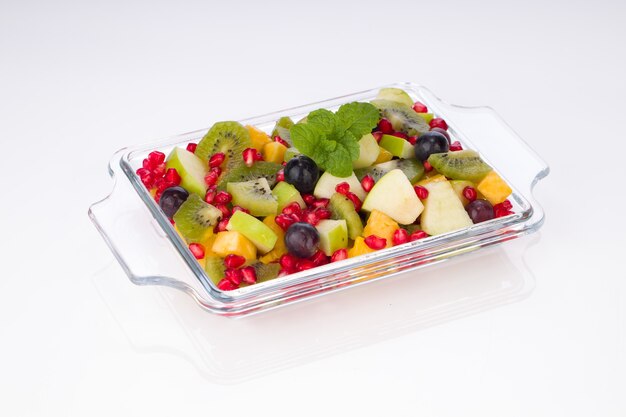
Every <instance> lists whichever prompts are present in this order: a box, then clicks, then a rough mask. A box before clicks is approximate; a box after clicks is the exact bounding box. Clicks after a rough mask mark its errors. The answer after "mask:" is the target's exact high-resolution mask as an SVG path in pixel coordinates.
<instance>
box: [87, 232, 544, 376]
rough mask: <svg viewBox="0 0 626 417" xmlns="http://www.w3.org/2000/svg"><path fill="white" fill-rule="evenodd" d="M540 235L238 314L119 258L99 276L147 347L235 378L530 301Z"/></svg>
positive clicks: (134, 339)
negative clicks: (146, 275)
mask: <svg viewBox="0 0 626 417" xmlns="http://www.w3.org/2000/svg"><path fill="white" fill-rule="evenodd" d="M538 240H539V235H534V236H531V237H526V238H523V239H518V240H515V241H512V242H507V243H506V244H504V245H501V246H498V247H494V248H485V249H482V250H480V251H478V252H476V253H471V254H468V255H464V256H459V257H457V258H454V259H450V260H448V261H447V262H444V263H442V264H438V265H433V266H431V267H428V268H423V269H420V270H417V271H413V272H409V273H406V274H403V275H400V276H397V277H394V278H391V279H389V280H383V281H380V282H375V283H371V284H368V285H363V286H359V287H354V288H349V289H348V290H346V291H341V292H338V293H334V294H329V295H326V296H324V297H320V298H316V299H313V300H309V301H306V302H302V303H298V304H295V305H291V306H287V307H285V308H281V309H277V310H272V311H268V312H266V313H263V314H260V315H255V316H251V317H248V318H243V319H238V320H233V319H227V318H224V317H219V316H216V315H212V314H210V313H207V312H205V311H203V310H201V309H200V308H199V307H198V306H197V305H196V304H195V303H194V302H193V301H192V300H191V299H189V297H188V296H187V295H186V294H184V293H181V292H178V291H174V290H171V289H167V288H160V289H159V288H151V287H134V286H132V284H130V283H129V282H128V280H127V279H126V278H125V277H124V276H123V273H122V272H121V271H120V269H119V268H117V267H116V266H115V265H114V264H112V265H111V266H109V267H108V268H106V269H105V270H103V271H101V272H100V273H98V274H96V275H95V276H94V283H95V285H96V287H97V288H98V290H99V292H100V294H101V295H102V298H103V299H104V301H105V303H106V304H107V306H108V307H109V309H110V311H111V313H112V314H113V316H114V317H115V318H116V320H117V322H118V323H119V325H120V326H121V327H122V329H123V331H124V333H125V334H126V335H127V337H128V338H129V341H130V343H131V345H132V346H133V347H134V348H135V349H136V350H137V351H138V352H141V353H144V352H145V353H153V352H159V353H167V354H172V355H176V356H179V357H181V358H183V359H185V360H187V361H189V362H191V363H192V364H193V365H194V366H195V367H196V368H197V369H198V371H199V372H200V373H201V374H202V375H203V376H205V377H206V378H207V379H209V380H211V381H212V382H217V383H226V384H228V383H237V382H241V381H245V380H248V379H251V378H254V377H257V376H260V375H266V374H268V373H272V372H276V371H278V370H281V369H285V368H288V367H292V366H298V365H302V364H305V363H308V362H310V361H313V360H316V359H319V358H322V357H327V356H331V355H335V354H337V353H341V352H345V351H349V350H352V349H357V348H359V347H362V346H366V345H370V344H373V343H376V342H380V341H383V340H387V339H390V338H393V337H397V336H400V335H403V334H407V333H410V332H414V331H417V330H420V329H423V328H427V327H431V326H435V325H438V324H441V323H445V322H448V321H450V320H454V319H458V318H462V317H465V316H468V315H471V314H474V313H477V312H480V311H484V310H487V309H492V308H494V307H497V306H500V305H503V304H508V303H511V302H514V301H517V300H520V299H522V298H524V297H526V296H528V295H529V294H530V293H531V291H532V288H533V286H534V279H533V275H532V273H531V271H529V270H528V268H527V267H526V266H525V264H524V262H523V253H524V252H525V251H526V249H527V248H528V247H529V246H531V245H533V244H535V243H536V242H537V241H538Z"/></svg>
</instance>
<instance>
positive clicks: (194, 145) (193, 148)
mask: <svg viewBox="0 0 626 417" xmlns="http://www.w3.org/2000/svg"><path fill="white" fill-rule="evenodd" d="M197 147H198V144H197V143H193V142H189V143H188V144H187V150H188V151H189V152H191V153H194V152H195V151H196V148H197Z"/></svg>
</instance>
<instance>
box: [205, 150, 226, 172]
mask: <svg viewBox="0 0 626 417" xmlns="http://www.w3.org/2000/svg"><path fill="white" fill-rule="evenodd" d="M224 159H226V155H224V154H223V153H222V152H218V153H216V154H214V155H213V156H211V158H210V159H209V168H217V167H219V166H220V165H222V163H223V162H224Z"/></svg>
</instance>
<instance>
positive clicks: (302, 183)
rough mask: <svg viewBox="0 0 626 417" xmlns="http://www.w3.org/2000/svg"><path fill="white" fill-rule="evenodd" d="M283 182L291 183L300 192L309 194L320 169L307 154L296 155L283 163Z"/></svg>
mask: <svg viewBox="0 0 626 417" xmlns="http://www.w3.org/2000/svg"><path fill="white" fill-rule="evenodd" d="M284 173H285V182H288V183H289V184H292V185H293V186H294V187H296V189H297V190H298V191H300V193H301V194H311V193H312V192H313V189H314V188H315V184H316V183H317V179H318V177H319V176H320V169H319V168H318V167H317V164H316V163H315V161H313V160H312V159H311V158H309V157H308V156H304V155H298V156H296V157H294V158H291V159H290V160H289V162H287V165H285V170H284Z"/></svg>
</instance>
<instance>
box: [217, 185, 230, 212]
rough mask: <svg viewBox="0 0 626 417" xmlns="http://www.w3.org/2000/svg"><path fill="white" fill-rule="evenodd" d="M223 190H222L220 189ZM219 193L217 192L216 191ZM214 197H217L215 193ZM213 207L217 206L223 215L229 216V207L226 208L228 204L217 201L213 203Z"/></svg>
mask: <svg viewBox="0 0 626 417" xmlns="http://www.w3.org/2000/svg"><path fill="white" fill-rule="evenodd" d="M220 192H223V191H220ZM218 194H219V193H218ZM215 198H216V199H217V195H216V196H215ZM214 206H215V208H217V209H218V210H219V211H221V212H222V216H223V217H229V216H230V214H231V213H230V209H229V208H228V206H227V205H226V204H224V203H217V204H214Z"/></svg>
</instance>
